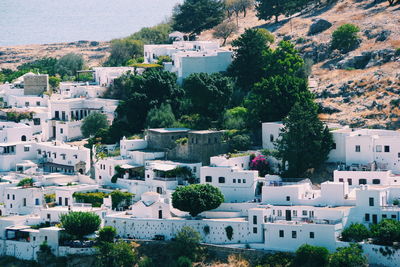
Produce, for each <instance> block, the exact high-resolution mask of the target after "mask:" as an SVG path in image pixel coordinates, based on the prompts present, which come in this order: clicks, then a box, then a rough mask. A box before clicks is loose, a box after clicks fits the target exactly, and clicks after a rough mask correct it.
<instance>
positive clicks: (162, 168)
mask: <svg viewBox="0 0 400 267" xmlns="http://www.w3.org/2000/svg"><path fill="white" fill-rule="evenodd" d="M175 168H176V166H175V165H170V164H156V165H154V166H153V169H154V170H158V171H164V172H166V171H171V170H173V169H175Z"/></svg>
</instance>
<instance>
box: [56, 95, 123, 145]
mask: <svg viewBox="0 0 400 267" xmlns="http://www.w3.org/2000/svg"><path fill="white" fill-rule="evenodd" d="M118 103H119V101H118V100H112V99H102V98H68V99H56V100H50V113H51V118H52V121H51V123H49V132H50V138H54V139H56V140H60V141H67V140H72V139H78V138H81V137H82V133H81V125H82V120H83V119H84V118H85V117H87V116H88V115H89V114H90V113H92V112H100V113H103V114H105V115H106V116H107V119H108V121H109V122H110V123H111V122H112V121H113V120H114V112H115V110H116V109H117V107H118Z"/></svg>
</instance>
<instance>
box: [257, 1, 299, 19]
mask: <svg viewBox="0 0 400 267" xmlns="http://www.w3.org/2000/svg"><path fill="white" fill-rule="evenodd" d="M295 1H297V0H285V1H282V0H256V10H257V17H258V18H259V19H264V20H269V19H271V18H273V17H275V22H278V21H279V16H280V15H291V14H293V12H295V11H296V10H297V8H296V5H295V4H294V2H295Z"/></svg>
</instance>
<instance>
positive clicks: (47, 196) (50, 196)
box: [44, 194, 56, 203]
mask: <svg viewBox="0 0 400 267" xmlns="http://www.w3.org/2000/svg"><path fill="white" fill-rule="evenodd" d="M44 200H45V201H46V203H51V202H54V201H55V200H56V194H44Z"/></svg>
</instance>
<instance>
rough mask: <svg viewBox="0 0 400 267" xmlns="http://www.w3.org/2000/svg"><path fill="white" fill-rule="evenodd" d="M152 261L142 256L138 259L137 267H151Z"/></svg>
mask: <svg viewBox="0 0 400 267" xmlns="http://www.w3.org/2000/svg"><path fill="white" fill-rule="evenodd" d="M153 266H154V263H153V260H152V259H151V258H149V257H147V256H144V257H142V258H141V259H140V261H139V263H138V267H153Z"/></svg>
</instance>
